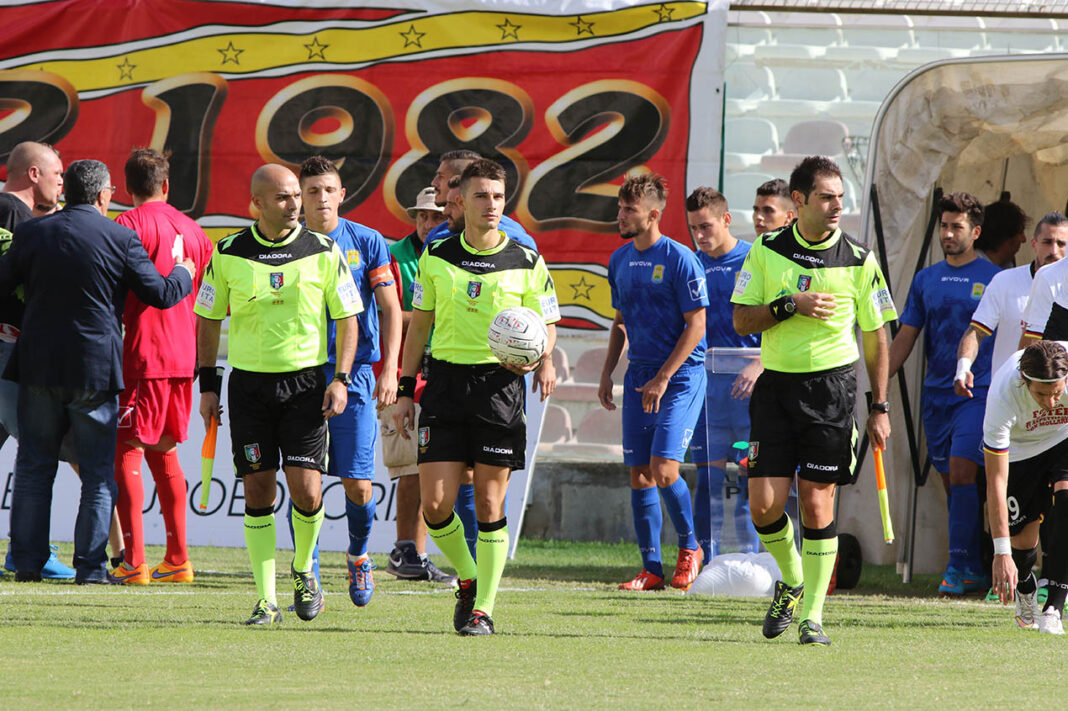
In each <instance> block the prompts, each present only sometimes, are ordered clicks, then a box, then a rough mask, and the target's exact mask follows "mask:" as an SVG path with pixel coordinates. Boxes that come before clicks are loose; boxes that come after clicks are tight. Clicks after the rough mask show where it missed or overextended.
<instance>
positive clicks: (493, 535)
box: [475, 518, 508, 617]
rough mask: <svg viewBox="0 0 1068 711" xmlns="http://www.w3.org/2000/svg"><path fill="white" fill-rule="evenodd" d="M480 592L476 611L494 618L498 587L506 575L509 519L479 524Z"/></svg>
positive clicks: (476, 593) (476, 594) (476, 547)
mask: <svg viewBox="0 0 1068 711" xmlns="http://www.w3.org/2000/svg"><path fill="white" fill-rule="evenodd" d="M475 552H476V553H477V554H478V590H476V591H475V609H476V610H480V611H481V612H485V613H486V614H487V615H489V616H490V617H493V603H494V602H495V601H496V599H497V587H498V586H499V585H500V583H501V575H502V574H503V573H504V563H505V561H506V560H507V558H508V519H506V518H502V519H501V520H500V521H494V522H492V523H482V522H481V521H480V522H479V524H478V541H476V542H475Z"/></svg>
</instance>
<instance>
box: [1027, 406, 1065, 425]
mask: <svg viewBox="0 0 1068 711" xmlns="http://www.w3.org/2000/svg"><path fill="white" fill-rule="evenodd" d="M1063 424H1068V407H1065V406H1064V405H1061V406H1060V407H1055V408H1053V409H1052V410H1035V411H1034V412H1032V413H1031V419H1030V420H1028V421H1027V424H1025V425H1024V429H1026V430H1027V431H1028V432H1033V431H1034V430H1037V429H1038V428H1039V427H1055V426H1058V425H1063Z"/></svg>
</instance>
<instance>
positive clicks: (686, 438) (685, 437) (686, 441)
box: [682, 429, 693, 449]
mask: <svg viewBox="0 0 1068 711" xmlns="http://www.w3.org/2000/svg"><path fill="white" fill-rule="evenodd" d="M691 439H693V430H691V429H686V430H683V431H682V446H683V448H684V449H686V448H688V447H689V446H690V440H691Z"/></svg>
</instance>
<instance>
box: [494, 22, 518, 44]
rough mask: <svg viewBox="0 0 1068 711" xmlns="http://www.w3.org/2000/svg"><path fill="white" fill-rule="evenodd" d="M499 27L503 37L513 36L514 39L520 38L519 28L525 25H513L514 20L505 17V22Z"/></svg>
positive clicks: (503, 38) (504, 38)
mask: <svg viewBox="0 0 1068 711" xmlns="http://www.w3.org/2000/svg"><path fill="white" fill-rule="evenodd" d="M497 27H498V28H500V30H501V39H502V40H506V39H508V38H509V37H511V38H512V39H519V30H520V28H522V27H523V26H522V25H513V24H512V21H511V20H510V19H508V18H507V17H506V18H504V23H503V24H500V25H497Z"/></svg>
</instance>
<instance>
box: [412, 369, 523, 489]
mask: <svg viewBox="0 0 1068 711" xmlns="http://www.w3.org/2000/svg"><path fill="white" fill-rule="evenodd" d="M429 375H430V377H429V378H427V383H426V389H425V390H423V397H422V399H421V400H420V401H419V405H420V407H421V408H422V411H421V412H420V413H419V463H420V464H422V463H423V462H465V463H466V464H468V465H469V466H471V465H474V464H475V463H476V462H481V463H482V464H489V465H491V466H495V467H510V468H512V469H522V468H524V467H525V466H526V450H527V417H526V388H525V387H524V383H525V381H524V380H523V378H522V377H521V376H518V375H516V374H515V373H512V372H511V371H508V370H506V369H504V368H503V367H501V366H500V365H497V364H496V363H494V364H486V365H461V364H456V363H449V362H447V361H442V360H431V362H430V372H429Z"/></svg>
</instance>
